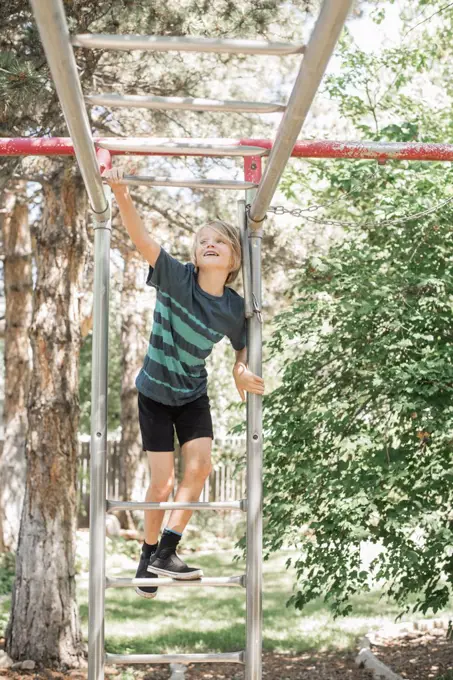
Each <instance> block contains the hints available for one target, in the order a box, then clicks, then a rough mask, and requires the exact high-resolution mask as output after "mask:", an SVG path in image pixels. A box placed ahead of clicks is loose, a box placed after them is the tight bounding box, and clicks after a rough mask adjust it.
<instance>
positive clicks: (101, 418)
mask: <svg viewBox="0 0 453 680" xmlns="http://www.w3.org/2000/svg"><path fill="white" fill-rule="evenodd" d="M351 4H352V0H324V3H323V6H322V8H321V11H320V14H319V17H318V19H317V22H316V24H315V26H314V28H313V31H312V35H311V37H310V40H309V42H308V44H307V46H306V47H304V46H301V45H290V44H287V43H277V42H265V41H252V40H218V39H208V38H194V37H181V38H180V37H169V38H168V37H157V36H124V35H123V36H121V35H94V34H93V35H92V34H88V35H77V36H75V37H74V38H71V36H70V35H69V30H68V26H67V22H66V17H65V13H64V8H63V3H62V0H45V1H43V0H31V5H32V7H33V12H34V15H35V19H36V22H37V25H38V29H39V32H40V36H41V41H42V43H43V46H44V50H45V52H46V57H47V61H48V63H49V66H50V70H51V73H52V77H53V80H54V83H55V87H56V90H57V93H58V96H59V99H60V103H61V106H62V110H63V113H64V116H65V119H66V123H67V126H68V129H69V133H70V135H71V138H72V142H73V145H74V150H75V154H76V157H77V160H78V163H79V166H80V171H81V174H82V177H83V180H84V183H85V187H86V190H87V193H88V196H89V199H90V203H91V208H92V211H93V216H94V230H95V253H94V258H95V282H94V312H93V364H92V367H93V373H92V414H91V417H92V430H91V467H90V477H91V498H90V577H89V642H88V657H89V665H88V678H89V680H102V679H103V678H104V664H105V662H108V663H109V664H139V663H140V664H141V663H180V664H189V663H201V662H202V663H206V662H223V663H230V662H235V663H239V664H244V670H245V679H246V680H261V675H262V672H261V650H262V603H261V598H262V406H261V397H260V396H258V395H253V394H249V395H247V499H243V500H241V501H231V502H217V503H207V502H198V503H176V502H169V503H135V502H130V501H129V502H120V501H114V500H107V501H106V475H105V471H106V451H107V351H108V349H107V331H108V304H109V256H110V235H111V221H110V220H111V209H110V190H109V189H108V187H105V186H104V185H103V183H102V180H101V175H100V169H103V168H106V167H110V166H111V155H115V154H124V153H126V154H127V153H130V154H134V153H140V154H150V155H152V154H159V155H203V156H239V157H242V158H243V159H244V171H245V181H244V182H236V181H231V182H230V181H225V180H193V179H191V180H184V179H182V180H170V179H168V178H158V177H148V176H146V177H131V176H129V177H125V178H124V182H125V183H127V184H131V185H148V186H175V187H181V186H183V187H193V188H203V189H205V188H215V189H234V190H243V191H245V192H246V200H240V201H238V222H239V227H240V230H241V238H242V246H243V282H244V297H245V314H246V317H247V324H248V338H249V341H248V342H249V344H248V363H249V365H250V368H251V370H252V371H253V372H254V373H256V374H258V375H261V369H262V365H261V364H262V319H261V239H262V222H263V220H264V218H265V215H266V210H267V208H268V207H269V204H270V201H271V199H272V196H273V194H274V191H275V189H276V187H277V184H278V182H279V179H280V177H281V175H282V172H283V170H284V168H285V165H286V163H287V160H288V158H289V156H290V155H291V152H292V149H293V146H294V144H295V142H296V139H297V137H298V134H299V132H300V130H301V127H302V125H303V122H304V120H305V118H306V116H307V113H308V111H309V108H310V106H311V103H312V101H313V98H314V96H315V94H316V91H317V89H318V86H319V83H320V81H321V78H322V76H323V73H324V71H325V68H326V66H327V63H328V61H329V58H330V56H331V54H332V52H333V50H334V48H335V44H336V42H337V40H338V37H339V34H340V32H341V29H342V27H343V24H344V22H345V20H346V17H347V14H348V11H349V9H350V7H351ZM72 45H74V46H78V47H84V48H103V49H114V50H132V49H140V50H146V51H151V50H156V51H171V50H175V51H197V52H217V53H222V52H223V53H225V52H228V53H243V54H261V55H268V54H273V55H280V56H284V55H287V54H295V53H300V54H302V53H303V54H304V57H303V59H302V63H301V67H300V70H299V74H298V76H297V78H296V82H295V85H294V88H293V91H292V93H291V96H290V98H289V101H288V103H287V105H284V104H280V103H261V102H260V103H256V102H239V101H235V102H226V101H219V100H207V99H193V98H178V97H152V96H141V95H128V96H122V95H115V94H108V95H105V94H100V95H89V96H86V97H84V96H83V94H82V89H81V84H80V80H79V77H78V73H77V67H76V62H75V58H74V53H73V49H72ZM85 101H86V102H87V103H88V104H95V105H100V106H128V107H145V108H148V109H192V110H200V111H202V110H205V111H220V110H221V111H224V112H225V111H236V112H237V111H240V112H253V113H268V112H284V115H283V118H282V121H281V124H280V127H279V130H278V132H277V136H276V139H275V142H274V144H273V147H272V150H271V152H270V154H269V159H268V162H267V165H266V168H265V171H264V174H263V175H262V169H261V160H262V156H263V155H267V154H268V151H267V150H265V149H263V148H261V147H254V146H253V145H250V146H245V145H240V144H237V142H235V141H234V140H224V139H222V140H204V139H202V140H185V139H154V138H151V139H144V138H137V139H113V140H110V139H109V140H102V141H98V142H95V141H94V140H93V137H92V134H91V130H90V125H89V121H88V116H87V113H86V108H85ZM246 203H247V204H250V205H251V207H250V210H249V213H248V215H247V214H246ZM175 508H179V509H191V510H204V509H209V510H237V511H243V512H246V513H247V563H246V574H244V575H242V576H234V577H228V576H227V577H222V578H209V577H207V578H202V579H200V580H199V581H185V582H184V581H175V580H173V579H169V578H159V582H158V584H159V587H183V586H185V587H188V586H190V587H201V588H203V587H214V586H228V587H239V588H241V587H242V588H245V589H246V646H245V651H237V652H231V653H224V654H166V655H161V654H135V655H123V654H106V653H105V651H104V603H105V590H106V588H123V587H131V586H136V585H149V581H148V580H147V579H124V578H110V577H108V576H106V575H105V514H106V512H111V511H113V510H121V509H135V510H153V509H154V510H156V509H159V510H163V509H165V510H167V509H168V510H170V509H175Z"/></svg>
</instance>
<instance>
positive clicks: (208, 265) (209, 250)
mask: <svg viewBox="0 0 453 680" xmlns="http://www.w3.org/2000/svg"><path fill="white" fill-rule="evenodd" d="M196 260H197V266H198V268H199V269H206V270H208V269H209V270H211V269H216V270H221V271H223V272H225V274H226V275H227V274H229V272H230V271H231V268H232V266H233V250H232V248H231V246H230V244H229V242H228V241H227V239H226V238H225V236H223V235H222V234H221V233H219V232H218V231H216V230H215V229H212V228H211V227H203V229H200V231H199V232H198V234H197V247H196Z"/></svg>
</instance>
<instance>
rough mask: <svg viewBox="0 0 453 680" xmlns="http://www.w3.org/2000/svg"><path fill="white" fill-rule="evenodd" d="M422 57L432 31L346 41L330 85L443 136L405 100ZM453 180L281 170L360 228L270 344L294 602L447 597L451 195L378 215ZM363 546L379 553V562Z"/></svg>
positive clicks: (451, 522) (377, 122)
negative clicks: (365, 43)
mask: <svg viewBox="0 0 453 680" xmlns="http://www.w3.org/2000/svg"><path fill="white" fill-rule="evenodd" d="M452 16H453V12H452ZM451 18H452V17H450V23H451ZM441 30H442V32H443V30H444V28H442V29H441ZM440 42H442V41H440ZM425 47H426V48H427V50H428V51H427V52H426V51H425V55H422V54H421V52H422V51H423V50H424V49H425ZM435 48H436V49H438V43H436V45H435ZM433 49H434V48H433ZM427 53H429V45H426V41H425V40H422V39H420V40H419V41H418V42H417V43H415V41H414V42H412V44H411V48H410V50H402V51H401V54H397V53H396V52H395V50H386V51H384V53H383V54H382V55H381V56H376V55H371V56H370V55H369V54H365V53H363V52H361V51H360V50H358V49H357V47H356V46H354V45H352V44H351V43H350V42H349V43H348V42H346V43H344V44H343V52H342V59H343V66H344V68H343V69H342V72H341V76H339V77H331V78H330V80H329V84H328V90H329V92H330V95H331V97H332V98H333V99H334V100H335V101H336V102H337V103H338V105H339V108H340V110H341V112H342V114H343V115H344V116H346V117H347V118H348V120H349V121H350V123H351V124H352V125H353V127H354V128H355V129H356V130H358V131H360V132H361V133H366V136H367V137H369V136H372V137H373V138H374V139H378V140H391V141H408V140H414V139H417V140H428V139H429V140H441V139H448V138H449V137H450V132H451V122H450V116H449V115H447V108H445V109H443V108H442V107H440V108H435V107H431V108H429V107H428V103H427V102H426V100H425V101H422V100H417V98H416V97H411V98H410V102H409V104H408V98H407V95H406V90H405V86H406V84H407V83H409V82H410V79H411V78H412V77H413V74H414V72H417V73H424V77H425V79H427V77H428V76H427V72H428V71H430V69H431V66H432V64H431V61H430V59H426V54H427ZM443 56H444V57H445V54H444V55H443ZM450 56H451V55H450ZM378 66H380V67H382V69H383V70H382V69H379V68H378ZM385 69H393V70H395V69H396V70H397V71H398V73H399V76H398V80H397V81H393V82H392V88H393V90H392V97H391V98H390V97H387V96H386V95H384V99H381V100H380V104H379V105H377V104H376V101H377V99H376V97H375V96H374V95H375V93H376V92H377V91H379V90H380V88H382V82H384V83H385V82H386V77H385ZM364 83H365V86H363V84H364ZM352 90H353V91H354V92H356V95H354V96H351V91H352ZM373 93H374V94H373ZM449 107H450V108H451V103H449ZM381 119H382V120H383V121H384V124H382V123H381ZM452 179H453V173H452V170H451V168H450V166H446V165H442V164H440V163H438V164H427V163H413V164H411V165H409V164H407V163H398V164H397V163H394V164H388V165H387V166H385V167H377V168H376V166H374V165H373V164H372V163H370V162H367V161H363V162H358V163H354V164H352V163H350V162H339V163H336V164H335V166H334V167H332V164H331V163H317V164H310V172H305V173H304V175H303V176H302V175H301V173H294V174H292V175H290V176H289V177H287V178H286V185H287V186H288V187H289V191H288V194H290V191H291V189H290V187H291V184H292V183H293V182H294V183H298V184H299V185H300V186H302V187H304V188H305V189H306V190H308V188H309V187H310V186H312V187H313V186H315V187H320V188H319V190H318V191H314V192H312V193H313V194H314V195H315V197H316V199H317V201H316V202H319V203H322V204H324V206H325V207H324V216H325V217H327V218H333V219H337V220H338V219H340V220H347V221H348V222H349V223H351V222H352V223H353V224H352V226H349V227H348V228H347V229H346V230H345V231H344V233H343V236H342V239H341V241H340V242H339V241H338V239H337V242H335V243H334V244H333V245H331V247H330V249H329V250H328V252H326V253H325V254H320V255H319V256H316V257H313V258H311V259H310V260H309V261H308V262H307V266H306V268H305V269H304V271H302V272H299V273H298V274H297V275H296V276H295V277H294V280H293V282H292V283H293V288H292V294H291V303H292V304H291V307H290V309H289V311H288V312H286V313H283V314H281V315H280V316H279V317H278V319H277V321H276V330H275V333H274V336H273V339H272V341H271V343H270V347H271V349H272V351H273V354H274V356H280V358H281V362H282V364H283V365H284V368H283V371H282V376H281V386H280V387H279V388H278V389H276V390H275V391H274V392H273V393H272V394H271V395H269V396H268V397H267V398H266V399H265V428H266V439H267V445H266V447H265V498H266V508H265V511H266V515H267V529H266V532H265V542H266V546H267V550H268V552H270V551H275V550H279V549H280V548H281V547H282V546H283V545H284V544H289V545H292V546H294V547H295V548H296V549H297V551H298V556H297V559H296V560H295V562H294V566H295V568H296V572H297V575H298V589H297V592H296V593H295V594H294V595H293V597H292V598H291V600H290V601H291V602H292V603H293V604H294V605H295V606H296V607H297V608H303V607H304V606H306V605H307V603H308V602H310V601H311V600H313V599H315V598H317V597H319V596H323V597H324V598H325V600H326V601H327V602H328V603H329V605H330V606H331V608H332V609H333V611H334V612H335V613H336V614H345V613H348V612H349V611H350V610H351V604H350V599H351V596H352V595H353V594H354V593H356V592H358V591H363V590H368V589H369V587H370V583H371V580H372V579H377V580H380V581H382V582H383V583H385V584H386V589H387V592H388V594H389V595H391V596H392V597H394V598H395V599H396V601H397V602H398V603H399V604H400V606H401V607H402V608H403V607H404V606H407V607H409V606H410V605H408V604H407V603H408V601H409V596H410V595H412V594H416V595H417V597H416V601H415V604H414V605H412V608H413V610H414V611H422V612H423V613H425V612H427V611H428V610H433V611H434V612H436V611H438V610H439V609H441V608H443V607H445V606H446V604H447V602H448V599H449V596H450V593H451V589H452V585H453V514H452V507H453V484H452V482H453V465H452V462H453V435H452V425H453V399H452V397H453V363H452V353H451V339H452V333H451V315H452V306H453V260H452V257H451V241H452V226H451V225H452V217H453V212H452V207H453V206H452V205H451V204H450V205H447V206H445V207H444V208H443V209H442V210H440V211H437V212H435V213H433V214H431V215H429V216H426V217H424V218H423V219H407V220H406V221H405V222H404V223H401V222H395V223H394V224H388V223H385V222H383V220H384V219H385V220H391V219H396V218H399V217H401V216H408V215H413V214H414V213H417V212H419V211H423V210H426V209H427V208H429V207H432V206H434V205H436V203H438V202H441V201H442V200H444V199H445V198H446V197H448V196H450V197H451V190H450V187H451V185H452ZM326 199H328V200H327V201H326ZM354 222H355V223H356V224H355V225H354ZM372 223H378V224H375V225H374V226H373V224H372ZM379 223H380V224H379ZM365 541H368V542H371V543H374V544H376V545H377V546H379V547H380V548H381V550H380V551H379V553H378V555H377V557H375V558H374V560H373V561H372V562H371V564H370V566H369V568H368V567H365V566H364V562H363V560H362V555H361V550H362V548H363V545H364V542H365Z"/></svg>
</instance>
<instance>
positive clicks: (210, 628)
mask: <svg viewBox="0 0 453 680" xmlns="http://www.w3.org/2000/svg"><path fill="white" fill-rule="evenodd" d="M233 555H234V553H233V552H228V551H224V552H222V553H219V554H201V555H199V556H194V555H187V556H186V559H187V560H188V562H189V563H190V564H193V565H195V566H201V567H202V568H203V570H204V573H205V575H206V576H226V575H237V574H241V573H243V571H244V568H243V565H241V564H240V563H239V564H238V563H237V562H233V560H232V558H233ZM288 556H289V553H284V552H283V553H280V554H278V555H275V556H273V557H272V558H271V559H270V560H269V561H268V562H265V564H264V594H263V611H264V622H263V624H264V625H263V647H264V650H267V651H274V652H281V653H288V652H290V653H298V652H299V653H300V652H304V651H308V650H313V651H314V650H316V651H318V652H322V651H329V650H338V649H343V650H346V649H353V648H354V647H355V645H356V641H357V638H358V637H360V635H363V634H364V633H366V632H367V631H368V630H370V628H379V627H381V626H382V625H384V624H385V623H386V622H393V621H394V620H395V618H396V617H397V616H398V614H399V611H400V610H399V608H398V606H397V605H396V604H395V603H393V602H391V601H389V600H388V599H387V598H385V597H383V596H382V592H381V591H380V590H377V589H376V590H374V591H372V592H370V593H364V594H361V595H360V596H359V597H357V598H355V599H354V600H353V605H354V613H353V615H350V616H348V617H344V618H338V619H334V618H333V617H332V615H331V614H330V613H329V611H328V609H327V607H326V606H325V605H324V604H323V603H322V601H316V602H313V603H311V604H310V605H309V606H307V607H306V609H305V610H304V611H303V612H298V611H295V610H294V609H293V608H287V607H286V601H287V600H288V598H289V596H290V595H291V592H292V587H293V575H292V573H291V572H288V571H286V569H285V562H286V560H287V558H288ZM134 570H135V562H134V561H133V560H131V559H130V558H129V557H127V556H126V555H125V554H123V555H116V556H115V555H111V556H109V557H108V558H107V573H108V574H109V575H111V576H115V577H119V576H132V575H133V574H134ZM78 598H79V603H80V613H81V618H82V625H83V628H84V635H85V636H86V635H87V626H88V579H87V575H86V574H82V575H81V576H80V577H79V578H78ZM411 618H420V616H418V617H410V616H408V617H406V618H405V619H403V620H410V619H411ZM244 620H245V591H244V590H243V589H242V588H191V587H187V588H184V587H182V588H161V590H160V591H159V592H158V596H157V598H155V599H154V600H145V599H143V598H140V597H139V596H137V595H136V594H135V592H134V590H133V589H132V588H127V589H126V588H124V589H109V590H107V593H106V627H105V630H106V649H107V651H109V652H112V653H120V652H121V653H128V654H129V653H136V654H146V653H157V654H158V653H169V652H182V653H187V652H207V651H211V652H227V651H236V650H240V649H243V648H244V636H245V625H244Z"/></svg>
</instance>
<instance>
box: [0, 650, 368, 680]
mask: <svg viewBox="0 0 453 680" xmlns="http://www.w3.org/2000/svg"><path fill="white" fill-rule="evenodd" d="M169 677H170V672H169V668H168V666H166V665H165V666H148V667H146V668H142V669H140V670H138V668H135V669H132V668H128V669H122V670H121V669H119V668H118V669H111V671H110V670H109V669H108V672H107V673H106V678H107V680H114V679H117V680H123V679H124V680H132V678H134V680H135V679H136V680H169ZM243 677H244V672H243V670H242V669H241V667H240V666H238V665H237V664H221V665H220V664H219V665H216V666H214V665H213V664H199V665H196V666H195V665H193V666H189V669H188V671H187V672H186V680H243ZM0 678H2V679H3V678H4V679H5V680H6V678H7V679H8V680H26V678H29V679H30V680H86V678H87V673H86V671H72V672H71V673H67V674H63V673H57V672H55V671H41V672H39V673H36V672H31V671H30V672H25V671H21V672H13V671H3V673H2V671H1V670H0ZM263 680H371V675H370V674H369V673H368V672H366V671H364V670H361V669H359V668H357V666H356V665H355V664H354V656H353V654H352V653H344V654H338V653H325V654H299V655H294V656H293V655H289V654H269V653H267V654H264V657H263Z"/></svg>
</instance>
